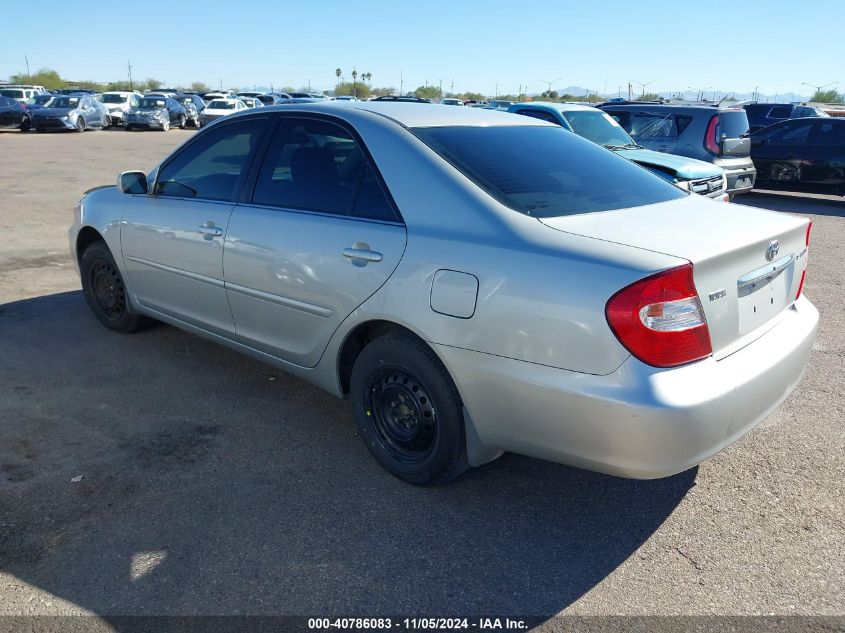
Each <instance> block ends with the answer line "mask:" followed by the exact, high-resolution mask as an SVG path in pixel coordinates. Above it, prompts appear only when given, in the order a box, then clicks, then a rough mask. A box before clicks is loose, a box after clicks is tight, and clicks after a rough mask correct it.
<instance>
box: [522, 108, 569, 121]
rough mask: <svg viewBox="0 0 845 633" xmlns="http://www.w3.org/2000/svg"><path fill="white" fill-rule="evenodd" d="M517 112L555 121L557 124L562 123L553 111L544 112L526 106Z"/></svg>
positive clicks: (542, 119)
mask: <svg viewBox="0 0 845 633" xmlns="http://www.w3.org/2000/svg"><path fill="white" fill-rule="evenodd" d="M516 113H517V114H522V115H525V116H530V117H532V118H534V119H540V120H541V121H548V122H549V123H554V124H555V125H560V121H558V120H557V119H556V118H555V115H553V114H552V113H551V112H544V111H543V110H534V109H531V108H524V109H522V110H517V111H516Z"/></svg>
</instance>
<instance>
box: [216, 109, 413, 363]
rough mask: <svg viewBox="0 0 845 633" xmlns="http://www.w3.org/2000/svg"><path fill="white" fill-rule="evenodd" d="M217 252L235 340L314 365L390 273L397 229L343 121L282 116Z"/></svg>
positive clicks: (400, 246) (400, 227) (398, 244)
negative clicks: (248, 192) (221, 252)
mask: <svg viewBox="0 0 845 633" xmlns="http://www.w3.org/2000/svg"><path fill="white" fill-rule="evenodd" d="M255 171H256V173H255V174H254V178H255V184H254V190H253V193H252V195H251V196H250V197H248V198H247V199H248V202H245V203H242V204H238V206H237V207H236V208H235V211H234V213H233V214H232V220H231V222H230V225H229V237H228V238H227V242H226V251H225V254H224V261H223V265H224V269H225V271H226V289H227V292H228V296H229V305H231V308H232V314H233V315H234V319H235V327H236V332H237V337H238V340H240V341H241V342H243V343H244V344H246V345H248V346H250V347H252V348H254V349H259V350H261V351H264V352H267V353H269V354H271V355H273V356H276V357H279V358H282V359H284V360H287V361H289V362H291V363H294V364H296V365H300V366H304V367H313V366H315V365H316V364H317V362H318V361H319V360H320V357H321V356H322V354H323V351H324V350H325V348H326V346H327V345H328V342H329V339H330V338H331V336H332V335H333V334H334V332H335V330H336V329H337V327H338V326H339V325H340V323H341V322H342V321H343V320H344V319H345V318H346V317H347V316H348V315H349V314H350V313H351V312H352V311H353V310H355V308H357V307H358V306H359V305H361V304H362V303H363V302H364V301H366V299H367V298H368V297H370V296H371V295H372V294H373V293H374V292H376V291H377V290H378V289H379V288H380V287H381V286H382V285H383V284H384V283H385V282H386V281H387V279H388V278H389V277H390V275H391V274H392V273H393V270H394V269H395V268H396V266H397V265H398V263H399V260H400V259H401V257H402V254H403V252H404V250H405V226H404V224H403V223H402V221H401V217H400V216H399V214H398V213H397V211H396V209H395V206H394V205H393V203H392V201H391V198H390V195H389V192H388V191H387V189H386V188H385V186H384V183H383V182H382V180H381V178H380V176H379V175H378V172H377V169H376V166H375V165H374V163H373V161H372V160H371V159H370V157H369V155H368V153H367V152H366V149H365V148H364V147H363V144H362V143H361V141H360V139H359V138H357V137H356V135H355V134H354V133H353V131H352V130H351V129H349V128H348V127H346V125H345V124H344V123H341V122H338V121H336V120H329V119H326V118H305V117H299V116H280V117H279V125H278V128H277V129H276V131H275V133H274V135H273V138H272V140H271V142H270V144H269V145H268V149H267V151H266V155H265V157H264V159H263V162H262V164H261V167H260V169H258V170H255Z"/></svg>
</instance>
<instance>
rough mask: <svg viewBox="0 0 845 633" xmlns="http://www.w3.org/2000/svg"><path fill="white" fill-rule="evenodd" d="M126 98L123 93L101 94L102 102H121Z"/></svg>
mask: <svg viewBox="0 0 845 633" xmlns="http://www.w3.org/2000/svg"><path fill="white" fill-rule="evenodd" d="M126 99H127V97H126V96H124V95H110V94H104V95H103V103H123V102H124V101H126Z"/></svg>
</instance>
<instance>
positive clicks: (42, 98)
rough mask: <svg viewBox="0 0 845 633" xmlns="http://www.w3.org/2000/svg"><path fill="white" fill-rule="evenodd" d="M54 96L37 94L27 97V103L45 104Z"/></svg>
mask: <svg viewBox="0 0 845 633" xmlns="http://www.w3.org/2000/svg"><path fill="white" fill-rule="evenodd" d="M52 98H53V95H35V96H34V97H30V98H29V99H27V100H26V103H27V105H36V104H37V105H44V104H45V103H47V102H48V101H49V100H50V99H52Z"/></svg>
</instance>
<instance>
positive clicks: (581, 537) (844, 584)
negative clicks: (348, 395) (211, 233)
mask: <svg viewBox="0 0 845 633" xmlns="http://www.w3.org/2000/svg"><path fill="white" fill-rule="evenodd" d="M192 133H193V132H192V131H189V130H184V131H183V130H171V131H170V132H168V133H161V132H133V133H127V132H123V131H117V130H113V131H104V132H86V133H84V134H72V133H70V134H28V135H24V134H20V133H18V132H7V133H2V132H0V156H2V159H0V165H2V168H1V169H0V192H2V196H0V235H2V241H1V242H0V616H2V615H18V614H49V615H64V614H77V613H93V614H97V615H100V616H104V617H108V616H113V615H117V614H120V615H144V614H262V615H271V614H324V613H332V614H358V615H376V614H393V615H397V614H440V615H442V614H444V612H446V613H450V614H489V613H497V614H507V613H514V614H523V615H532V616H537V617H540V618H543V619H548V618H552V617H553V616H555V615H556V614H558V613H560V612H564V613H571V614H600V615H604V614H634V615H646V614H733V615H739V614H780V615H793V614H818V615H834V614H843V613H845V574H843V570H845V504H844V503H843V482H845V415H843V411H845V396H844V395H843V388H842V384H843V383H842V375H843V364H844V363H843V361H845V299H843V296H845V288H843V277H845V265H843V257H842V252H841V245H842V244H843V243H845V201H843V200H841V199H833V198H823V197H818V196H816V197H800V196H794V195H788V194H772V193H753V194H749V195H746V196H742V197H740V198H738V202H739V203H740V204H751V205H754V206H759V207H764V208H771V209H774V210H776V211H778V212H784V213H786V212H795V213H804V214H808V215H810V216H811V217H812V219H813V222H814V227H813V235H812V242H811V249H810V270H809V273H808V277H807V285H806V293H807V295H808V296H809V297H810V298H811V299H812V300H813V301H814V302H815V303H816V305H817V306H818V308H819V310H820V312H821V315H822V321H821V329H820V333H819V337H818V340H817V342H816V345H815V349H814V352H813V355H812V358H811V361H810V365H809V368H808V370H807V372H806V374H805V376H804V379H803V381H802V383H801V385H800V386H799V387H798V388H797V389H796V391H795V392H794V393H793V394H792V396H791V397H790V398H789V399H788V400H787V402H786V403H785V404H784V405H783V406H782V407H781V408H780V409H779V410H778V411H776V412H775V413H774V414H773V415H772V416H771V417H770V418H768V419H767V420H766V421H764V422H763V423H762V424H761V425H760V426H759V427H758V428H757V429H755V430H754V431H753V432H751V433H750V434H749V435H748V436H747V437H745V438H744V439H742V440H741V441H740V442H738V443H737V444H735V445H734V446H732V447H731V448H729V449H728V450H726V451H724V452H723V453H721V454H720V455H718V456H716V457H715V458H713V459H711V460H709V461H708V462H706V463H704V464H703V465H701V466H700V467H698V468H697V469H693V470H691V471H688V472H686V473H682V474H680V475H677V476H675V477H672V478H668V479H663V480H657V481H629V480H623V479H617V478H613V477H608V476H603V475H598V474H594V473H589V472H586V471H582V470H577V469H574V468H569V467H565V466H561V465H556V464H551V463H546V462H542V461H539V460H534V459H529V458H524V457H519V456H516V455H505V456H504V457H503V458H501V459H500V460H498V461H497V462H494V463H492V464H489V465H487V466H485V467H483V468H481V469H478V470H477V471H475V472H472V473H471V474H470V475H468V476H466V477H465V478H463V479H462V480H459V481H458V482H455V483H453V484H452V485H450V486H447V487H442V488H416V487H412V486H409V485H407V484H403V483H401V482H400V481H398V480H396V479H394V478H392V477H391V476H390V475H388V474H387V473H386V472H385V471H383V470H382V469H381V468H380V467H378V466H377V465H376V463H375V462H374V461H373V460H372V459H371V458H370V456H369V454H368V453H367V451H366V449H365V448H364V446H363V444H362V443H361V442H360V440H359V438H358V437H357V435H356V432H355V426H354V422H353V420H352V417H351V415H350V411H349V409H348V406H347V404H346V403H344V402H341V401H338V400H335V399H334V398H332V397H330V396H328V395H325V394H324V393H323V392H321V391H319V390H318V389H316V388H314V387H312V386H310V385H309V384H306V383H305V382H302V381H300V380H297V379H295V378H292V377H290V376H287V375H285V374H283V373H280V372H279V371H277V370H275V369H273V368H270V367H268V366H264V365H262V364H260V363H258V362H256V361H253V360H250V359H247V358H245V357H242V356H240V355H238V354H236V353H234V352H232V351H229V350H227V349H224V348H222V347H218V346H216V345H214V344H212V343H208V342H205V341H203V340H201V339H199V338H196V337H194V336H191V335H189V334H186V333H183V332H181V331H179V330H176V329H174V328H172V327H167V326H164V325H161V326H158V327H155V328H153V329H151V330H148V331H145V332H143V333H140V334H137V335H133V336H121V335H118V334H114V333H111V332H109V331H107V330H106V329H104V328H103V327H101V326H100V325H99V324H98V323H97V322H96V321H95V319H94V317H93V316H92V315H91V314H90V313H89V311H88V309H87V307H86V306H85V303H84V300H83V299H82V295H81V292H80V290H79V279H78V278H77V277H76V274H75V272H74V271H73V269H72V264H71V260H70V255H69V252H68V246H67V235H66V230H67V226H68V224H69V223H70V219H71V208H72V206H73V204H74V202H75V201H76V200H77V199H78V198H79V196H80V194H81V193H82V192H83V191H84V190H86V189H88V188H90V187H92V186H95V185H99V184H104V183H111V182H113V181H114V178H115V176H116V174H117V173H118V172H119V171H121V170H125V169H132V168H139V169H144V170H147V169H149V168H151V167H152V166H153V165H154V164H155V163H156V162H157V161H158V160H159V159H161V158H163V157H164V156H165V155H166V154H167V153H168V152H169V151H170V150H171V149H173V148H174V147H175V146H177V145H178V144H179V143H180V142H182V141H183V140H185V139H187V138H188V137H189V136H190V134H192ZM713 230H714V231H718V230H719V227H718V226H716V227H713ZM80 477H81V479H79V478H80Z"/></svg>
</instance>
